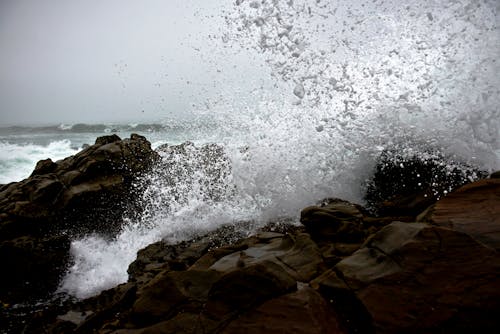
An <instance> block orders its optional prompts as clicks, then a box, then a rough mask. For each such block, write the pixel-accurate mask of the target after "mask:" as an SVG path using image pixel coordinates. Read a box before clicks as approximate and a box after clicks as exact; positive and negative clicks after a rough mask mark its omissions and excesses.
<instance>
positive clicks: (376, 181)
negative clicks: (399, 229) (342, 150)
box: [365, 149, 488, 216]
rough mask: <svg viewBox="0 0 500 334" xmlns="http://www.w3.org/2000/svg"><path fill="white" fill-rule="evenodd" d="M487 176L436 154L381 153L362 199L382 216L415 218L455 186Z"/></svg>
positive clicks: (409, 152)
mask: <svg viewBox="0 0 500 334" xmlns="http://www.w3.org/2000/svg"><path fill="white" fill-rule="evenodd" d="M487 176H488V173H487V172H486V171H484V170H481V169H479V168H477V167H475V166H473V165H470V164H468V163H465V162H462V161H460V160H455V159H453V158H452V157H447V156H445V155H443V154H442V153H440V152H439V151H435V150H431V149H427V150H424V151H422V152H415V151H413V150H411V151H408V150H405V149H401V150H398V149H394V150H386V151H383V152H382V154H381V155H380V157H379V158H378V160H377V163H376V166H375V170H374V173H373V176H372V177H371V179H370V180H369V181H368V182H367V186H366V188H367V189H366V194H365V200H366V202H367V207H368V209H369V210H370V211H372V212H375V213H377V214H379V215H382V216H400V215H407V216H416V215H418V214H419V213H421V212H422V211H423V210H425V209H426V208H427V207H428V206H429V205H431V204H433V203H435V202H436V201H437V200H438V199H440V198H442V197H444V196H446V194H448V193H450V192H451V191H453V190H454V189H457V188H458V187H460V186H462V185H464V184H467V183H470V182H473V181H476V180H479V179H483V178H486V177H487Z"/></svg>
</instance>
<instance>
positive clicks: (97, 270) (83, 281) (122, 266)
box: [61, 0, 500, 297]
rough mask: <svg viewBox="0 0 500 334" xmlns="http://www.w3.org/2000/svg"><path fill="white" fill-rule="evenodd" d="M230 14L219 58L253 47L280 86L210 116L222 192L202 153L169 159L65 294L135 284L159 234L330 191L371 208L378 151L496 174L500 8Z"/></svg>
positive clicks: (183, 233)
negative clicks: (130, 278) (447, 160)
mask: <svg viewBox="0 0 500 334" xmlns="http://www.w3.org/2000/svg"><path fill="white" fill-rule="evenodd" d="M225 15H226V21H227V24H228V26H227V27H225V28H224V30H222V31H220V33H221V35H223V40H224V43H226V44H227V45H228V46H231V47H232V48H224V49H221V50H219V51H218V52H220V57H221V58H223V56H224V53H225V52H229V51H228V49H229V50H234V49H235V48H237V47H240V48H242V49H247V48H254V49H255V50H256V52H258V53H259V54H262V55H263V57H264V59H265V61H266V63H267V64H268V66H269V68H270V69H271V73H272V75H273V77H274V80H275V82H276V85H277V88H276V90H273V91H265V92H260V93H259V94H257V95H258V96H259V98H258V99H256V100H255V101H251V103H247V104H246V105H244V106H243V107H242V106H241V104H238V106H239V107H238V109H236V110H235V109H234V108H232V107H231V104H227V105H220V104H219V105H218V106H217V108H215V107H214V108H210V109H209V110H208V111H207V110H205V111H203V114H204V115H206V114H207V113H210V115H211V119H212V120H213V121H214V122H215V123H216V124H217V127H216V128H215V129H214V128H212V129H211V131H212V132H211V133H210V134H208V133H207V137H208V136H209V135H210V137H211V138H212V139H214V138H216V140H215V141H216V142H217V143H218V144H219V145H221V146H220V147H223V151H224V154H223V156H224V157H227V159H223V160H220V161H219V163H220V165H216V166H215V168H222V170H225V168H226V167H227V166H230V171H229V172H228V173H227V174H225V176H224V178H223V179H224V180H223V183H222V184H224V185H225V187H222V188H221V189H222V190H223V191H222V193H221V194H220V195H221V196H219V197H218V198H217V199H214V198H212V197H210V196H209V193H210V191H208V192H207V188H206V186H204V184H205V181H207V180H210V175H208V174H207V169H204V168H203V164H201V165H200V159H201V158H200V155H199V154H197V153H196V152H195V151H193V148H192V147H191V148H189V149H188V151H190V150H191V151H190V152H191V153H190V152H188V153H186V152H184V153H180V152H177V153H175V152H174V153H173V154H170V153H168V154H166V155H164V163H165V164H166V165H161V164H160V165H159V166H158V168H157V170H156V171H154V172H153V173H151V174H150V175H146V176H144V180H143V182H144V183H143V185H145V186H146V192H145V197H144V205H145V207H146V211H145V213H144V214H143V215H142V216H140V217H131V218H130V223H129V224H128V225H126V227H125V228H124V230H123V232H122V233H121V234H120V235H118V236H117V237H116V238H115V239H114V240H112V241H109V240H105V239H102V238H99V237H97V236H92V237H88V238H85V239H82V240H78V241H75V242H74V243H73V247H72V251H73V255H74V259H75V265H74V266H73V267H72V268H71V269H70V271H69V273H68V275H67V277H66V278H65V280H64V282H63V284H62V288H61V289H62V290H63V291H67V292H69V293H71V294H73V295H76V296H78V297H88V296H90V295H93V294H95V293H97V292H99V291H101V290H103V289H105V288H109V287H112V286H113V285H116V284H118V283H121V282H124V281H126V280H127V273H126V269H127V267H128V264H129V263H130V262H131V261H133V260H134V258H135V252H136V251H137V250H138V249H140V248H141V247H144V246H146V245H147V244H149V243H151V242H153V241H156V240H160V239H166V240H168V241H171V242H176V241H180V240H186V239H189V238H191V237H192V236H193V235H196V234H199V233H204V232H207V231H210V230H213V229H215V228H216V227H219V226H221V225H222V224H237V222H240V221H253V222H254V225H252V226H259V224H262V223H265V222H266V221H269V220H272V219H275V218H277V217H282V216H289V217H290V216H291V217H295V218H296V217H297V215H298V213H299V211H300V209H301V208H302V207H304V206H306V205H308V204H311V203H313V202H315V201H317V200H320V199H322V198H324V197H331V196H335V197H341V198H344V199H347V200H352V201H356V202H362V197H363V190H364V189H363V184H364V182H365V180H366V178H368V177H369V176H370V174H371V173H372V171H373V168H374V165H375V163H376V159H377V157H379V156H380V155H381V154H382V152H386V151H394V150H396V151H397V152H398V153H400V154H402V155H408V156H409V157H415V156H420V157H421V158H423V159H425V154H427V153H426V152H429V150H431V151H432V152H438V154H439V155H443V156H451V157H453V161H455V162H456V161H463V162H464V163H468V164H471V165H475V166H478V167H480V168H482V169H485V170H493V169H498V168H499V166H500V164H499V157H500V139H499V138H500V133H499V130H500V109H499V107H498V106H499V105H500V82H499V81H500V79H499V77H498V75H497V74H498V73H500V71H499V70H500V67H499V63H498V59H499V55H500V33H499V30H498V22H499V15H500V5H499V3H498V1H487V0H478V1H465V0H462V1H461V0H454V1H440V0H439V1H438V0H436V1H426V2H425V3H424V2H421V3H415V2H414V1H396V0H391V1H381V0H375V1H372V2H370V3H368V2H356V1H352V0H351V1H347V0H338V1H322V0H314V1H313V0H310V1H306V0H283V1H279V0H269V1H268V0H262V1H245V0H237V1H236V3H235V6H234V8H233V9H231V10H228V11H226V12H225ZM227 28H229V29H227ZM216 52H217V51H216ZM231 52H233V51H231ZM236 84H237V83H235V85H236ZM256 88H257V87H256ZM257 89H258V88H257ZM234 98H235V99H237V97H234ZM226 100H230V98H229V97H227V98H226ZM235 105H236V104H235ZM200 113H202V112H201V111H200ZM213 131H215V132H217V131H218V132H219V135H215V136H214V135H213ZM211 141H213V140H211ZM221 161H224V163H222V162H221ZM228 161H229V162H230V164H229V165H226V162H228ZM212 162H214V163H216V164H217V159H215V160H212ZM204 163H211V162H207V161H205V162H204ZM169 164H170V165H169ZM451 167H453V168H455V165H454V166H451ZM169 168H170V171H171V172H172V173H174V174H175V177H177V176H180V175H182V177H177V179H175V177H174V178H173V179H172V178H171V177H172V175H170V176H169V175H168V173H167V175H166V174H165V172H166V171H168V170H169ZM453 168H451V169H453ZM208 170H210V169H208ZM169 177H170V181H171V180H174V179H175V180H174V181H175V182H170V181H168V180H169Z"/></svg>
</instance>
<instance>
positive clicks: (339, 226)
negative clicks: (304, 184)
mask: <svg viewBox="0 0 500 334" xmlns="http://www.w3.org/2000/svg"><path fill="white" fill-rule="evenodd" d="M300 222H301V223H302V224H304V226H305V227H306V231H307V232H308V233H309V234H311V236H312V237H313V238H314V239H315V240H318V241H321V240H327V241H342V242H360V241H363V240H364V237H365V232H364V231H363V214H362V213H361V211H360V210H359V208H358V206H357V205H355V204H352V203H349V202H347V201H343V200H338V199H335V200H331V201H330V203H328V204H326V205H322V206H310V207H307V208H305V209H303V210H302V212H301V214H300Z"/></svg>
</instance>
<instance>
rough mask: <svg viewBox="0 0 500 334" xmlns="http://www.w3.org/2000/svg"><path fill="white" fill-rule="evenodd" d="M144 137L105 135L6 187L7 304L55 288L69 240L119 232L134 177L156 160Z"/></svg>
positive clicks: (3, 252) (3, 253)
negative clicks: (86, 234) (87, 234)
mask: <svg viewBox="0 0 500 334" xmlns="http://www.w3.org/2000/svg"><path fill="white" fill-rule="evenodd" d="M157 159H158V157H157V154H156V153H155V152H154V151H152V150H151V146H150V143H149V142H148V141H147V140H146V139H145V138H144V137H142V136H139V135H132V136H131V138H130V139H124V140H121V139H120V138H119V137H118V136H116V135H112V136H106V137H100V138H98V139H97V140H96V143H95V145H92V146H90V147H88V148H86V149H84V150H83V151H81V152H79V153H78V154H76V155H74V156H72V157H69V158H66V159H64V160H60V161H57V162H53V161H51V160H50V159H47V160H42V161H40V162H39V163H38V164H37V166H36V168H35V170H34V171H33V173H32V174H31V176H30V177H29V178H27V179H25V180H23V181H20V182H15V183H10V184H7V185H4V186H3V187H2V188H0V262H1V263H2V264H6V265H8V268H9V269H8V274H6V275H3V276H4V277H3V282H4V283H3V284H1V285H0V300H2V301H3V302H9V303H14V302H21V301H25V300H26V299H34V300H36V299H37V298H42V297H44V296H46V295H47V294H48V293H50V292H51V291H53V290H54V288H55V287H56V286H57V284H58V280H59V276H60V275H61V273H62V272H63V270H64V269H65V267H66V265H67V263H68V261H69V253H68V250H69V247H70V237H72V236H78V235H82V234H85V233H101V234H107V235H112V234H114V233H116V232H117V231H118V230H119V229H120V228H121V224H122V217H123V214H124V212H125V211H126V210H127V208H129V207H130V206H134V205H135V204H136V203H134V198H135V197H134V196H135V193H134V192H135V191H136V188H134V186H133V182H134V180H136V178H137V176H139V175H140V174H141V173H144V172H146V171H147V170H149V168H151V166H152V164H153V162H154V161H155V160H157Z"/></svg>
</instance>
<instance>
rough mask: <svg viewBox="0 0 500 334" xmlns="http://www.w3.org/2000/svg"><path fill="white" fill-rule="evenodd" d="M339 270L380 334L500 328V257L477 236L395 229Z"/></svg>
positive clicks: (419, 226) (404, 225)
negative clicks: (478, 239) (499, 317)
mask: <svg viewBox="0 0 500 334" xmlns="http://www.w3.org/2000/svg"><path fill="white" fill-rule="evenodd" d="M335 270H336V272H337V273H339V274H340V277H341V278H342V279H343V281H344V282H345V283H346V284H347V286H348V287H349V289H351V290H352V291H353V292H355V294H356V296H357V298H358V299H359V300H360V301H361V302H362V303H363V305H364V307H366V310H367V311H368V312H369V314H370V316H371V317H372V319H373V324H374V327H375V329H376V331H377V332H380V333H402V332H412V333H417V332H418V333H424V332H425V333H443V332H448V333H451V332H482V333H484V332H493V331H494V329H498V328H500V320H499V319H498V317H497V316H495V315H497V314H500V258H499V257H498V254H497V252H496V251H495V250H493V249H491V248H488V247H485V246H484V245H482V244H481V243H478V242H477V241H476V240H474V239H473V238H471V237H470V236H468V235H466V234H464V233H462V232H458V231H454V230H450V229H447V228H442V227H436V226H431V225H427V224H421V223H410V224H408V223H398V222H395V223H392V224H390V225H388V226H386V227H385V228H383V229H382V230H381V231H380V232H378V233H377V234H376V235H374V236H373V237H372V238H371V239H370V240H369V241H367V243H366V246H365V247H363V248H362V249H360V250H358V251H357V252H356V253H354V254H353V255H352V256H350V257H348V258H346V259H344V260H342V261H341V262H339V263H338V264H337V265H336V267H335Z"/></svg>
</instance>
